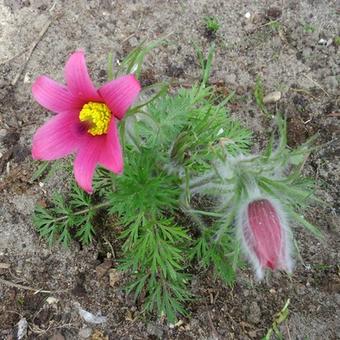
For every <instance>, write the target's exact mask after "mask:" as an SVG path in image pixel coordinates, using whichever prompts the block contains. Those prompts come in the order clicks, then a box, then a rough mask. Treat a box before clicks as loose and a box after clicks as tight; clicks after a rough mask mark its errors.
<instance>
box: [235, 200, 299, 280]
mask: <svg viewBox="0 0 340 340" xmlns="http://www.w3.org/2000/svg"><path fill="white" fill-rule="evenodd" d="M238 228H239V231H240V234H241V235H240V236H241V242H242V245H243V248H244V251H245V253H246V254H247V255H248V258H249V260H250V262H251V263H252V264H253V265H254V267H255V270H256V274H257V277H258V278H259V279H261V278H263V269H265V268H270V269H272V270H275V269H283V270H286V271H288V272H290V271H291V269H292V260H291V257H290V242H289V241H290V240H289V234H288V226H287V222H286V218H285V216H284V213H283V211H282V208H281V206H280V204H279V203H278V202H276V201H274V200H273V199H267V198H257V199H253V200H251V201H250V202H249V203H248V204H246V205H245V206H244V207H243V208H242V209H241V211H240V213H239V216H238Z"/></svg>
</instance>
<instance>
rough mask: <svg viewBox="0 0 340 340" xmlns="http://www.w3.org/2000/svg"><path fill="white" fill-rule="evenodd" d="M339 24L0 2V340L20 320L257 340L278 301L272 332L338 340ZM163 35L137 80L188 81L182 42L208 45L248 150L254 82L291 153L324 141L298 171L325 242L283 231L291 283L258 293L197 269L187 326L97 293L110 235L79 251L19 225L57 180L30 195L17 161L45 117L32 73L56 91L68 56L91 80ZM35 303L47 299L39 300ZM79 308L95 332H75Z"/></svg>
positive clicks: (280, 278)
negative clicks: (279, 117)
mask: <svg viewBox="0 0 340 340" xmlns="http://www.w3.org/2000/svg"><path fill="white" fill-rule="evenodd" d="M246 13H249V16H250V17H249V18H246V16H245V15H246ZM339 15H340V4H339V3H336V1H326V0H302V1H297V0H282V1H246V0H240V1H230V0H224V1H222V0H216V1H205V0H196V1H194V0H190V1H184V0H183V1H175V0H171V1H170V0H169V1H165V0H149V1H147V0H142V1H132V0H128V1H123V0H117V1H109V0H103V1H99V0H89V1H80V0H76V1H65V0H55V1H46V0H1V1H0V101H1V105H0V142H1V144H0V156H1V158H0V176H1V177H0V178H1V181H0V191H1V195H0V279H2V280H6V282H7V284H5V283H4V282H0V339H16V334H17V323H18V321H19V320H20V319H22V318H26V320H27V321H28V338H29V339H54V340H56V339H59V340H60V339H82V338H89V339H156V338H163V339H260V338H261V337H262V336H263V335H264V334H266V332H267V330H268V328H270V327H271V325H272V322H273V319H274V317H275V314H276V313H277V312H278V311H280V310H281V309H282V307H283V306H284V304H285V302H286V301H287V299H288V298H289V299H290V306H289V312H290V314H289V316H288V318H287V319H286V320H285V321H284V322H283V323H282V324H281V325H280V327H279V328H280V331H281V333H282V335H283V338H285V339H321V338H323V339H339V338H340V321H339V315H340V261H339V258H340V256H339V244H340V238H339V230H338V225H339V217H338V216H339V215H338V213H339V194H338V192H339V177H340V169H339V155H340V153H339V148H338V146H337V143H336V139H335V138H336V135H337V134H338V133H339V130H340V129H339V82H340V67H339V60H340V59H339V55H340V52H339V50H340V46H339V40H337V39H336V37H338V39H339V35H340V30H339ZM206 16H214V17H216V18H217V19H218V21H219V23H220V25H221V27H220V29H219V30H218V32H217V34H216V36H212V35H211V34H208V33H207V32H206V30H205V28H204V24H203V22H204V17H206ZM273 20H276V23H274V24H273V23H270V22H271V21H273ZM171 32H172V35H171V36H170V38H169V41H170V43H169V44H168V45H167V46H163V47H160V48H158V49H156V50H155V51H154V52H153V53H152V54H151V55H150V57H149V58H148V60H147V62H146V65H145V69H144V72H145V73H144V81H145V82H156V81H160V80H171V79H176V81H179V82H183V83H190V82H192V81H193V80H196V79H198V77H199V72H200V68H199V65H198V62H197V60H196V58H195V50H194V48H193V43H196V44H197V45H198V46H200V47H201V48H202V49H207V47H208V46H209V45H210V43H211V42H212V41H214V42H215V44H216V47H217V52H216V58H215V62H214V67H213V72H212V77H211V82H212V83H215V84H217V85H216V86H217V89H218V90H219V91H224V92H225V93H230V91H236V94H237V95H236V98H235V100H234V101H233V103H232V105H231V106H230V111H231V114H232V116H234V117H237V118H239V119H241V120H242V121H243V122H244V124H245V125H247V126H248V127H250V128H252V129H253V130H254V131H255V137H256V138H255V140H256V141H257V144H256V145H258V146H261V145H263V142H264V140H265V133H264V131H265V128H266V127H267V126H268V123H267V121H266V119H265V118H264V116H263V114H262V113H261V111H260V110H259V109H258V107H257V106H256V103H255V100H254V97H253V95H252V93H253V90H254V87H255V81H256V77H260V78H261V79H262V80H263V84H264V89H265V92H266V93H269V92H271V91H281V92H282V99H281V100H280V101H279V102H277V103H276V104H274V105H271V106H269V107H268V109H269V110H271V112H273V113H274V112H277V111H279V112H282V113H283V114H285V115H286V117H287V118H288V123H289V136H288V137H289V144H290V145H291V146H294V145H296V144H299V143H301V142H303V141H305V140H306V139H307V138H308V137H309V136H311V135H313V134H314V133H317V132H318V133H319V134H320V137H319V140H318V143H319V144H323V143H324V144H325V145H324V147H323V148H322V150H321V151H319V152H317V153H315V154H314V155H313V157H312V158H311V159H310V160H309V161H308V162H307V164H306V170H305V171H306V174H307V175H310V176H312V177H314V178H316V179H317V182H318V191H317V192H318V195H319V197H320V198H321V199H322V200H324V201H325V202H326V203H327V206H326V207H323V208H317V207H316V208H313V209H310V210H309V211H308V212H307V217H308V218H309V220H310V221H312V222H313V223H315V224H316V225H317V226H318V227H319V228H320V229H321V230H322V232H323V233H324V234H325V239H326V241H325V243H324V244H322V243H320V242H318V241H317V240H315V239H314V238H312V237H311V236H310V235H308V234H307V233H305V232H303V231H301V230H298V229H297V230H296V237H297V240H298V244H299V246H300V251H301V256H302V257H303V261H304V262H303V263H302V262H301V261H297V264H296V271H295V273H294V275H293V276H292V277H291V278H288V277H287V276H286V275H283V274H280V273H278V274H275V275H272V276H270V277H269V278H268V280H266V281H265V282H261V283H258V282H255V281H254V279H253V274H252V273H251V272H250V271H244V272H242V273H239V276H238V279H237V282H236V285H235V286H234V287H233V288H228V287H225V286H224V285H223V284H222V283H221V282H219V281H218V280H216V279H215V278H214V277H213V275H212V273H211V272H210V271H207V272H198V271H197V270H196V271H195V269H193V281H192V291H193V292H194V293H195V294H196V295H197V296H198V298H197V300H195V301H193V302H192V303H190V305H189V310H190V312H191V318H190V319H186V318H183V319H181V321H180V323H179V324H177V325H176V326H174V327H170V326H169V325H166V324H165V323H164V322H163V321H157V320H154V319H151V320H146V319H145V318H143V317H142V316H141V314H140V305H139V304H138V303H137V304H134V303H133V302H132V301H131V299H130V298H129V297H128V296H126V295H125V294H124V292H123V290H122V288H121V286H122V284H123V283H124V277H122V278H121V279H120V281H121V282H119V284H118V285H116V286H114V287H111V286H110V285H109V278H108V275H107V273H106V272H105V271H104V275H103V276H101V275H100V274H98V266H99V265H101V263H102V262H103V261H104V258H105V254H106V251H108V250H109V249H108V245H107V244H105V241H104V238H105V239H108V240H109V241H110V242H111V243H112V244H113V246H114V247H115V246H117V247H118V244H117V242H116V240H115V235H114V233H113V231H112V229H110V225H105V226H102V228H103V230H102V231H98V235H99V236H98V238H97V240H96V242H95V243H94V244H93V246H91V247H87V248H81V247H80V246H79V244H76V243H74V244H73V245H72V247H71V248H70V249H64V248H62V247H59V246H55V247H53V248H49V247H48V246H47V245H46V243H45V241H44V240H40V239H39V237H38V235H37V234H36V232H35V230H34V228H33V226H32V223H31V217H32V212H33V209H34V206H35V204H36V202H37V201H38V200H42V199H44V198H45V197H46V192H47V193H48V194H50V193H51V192H52V191H55V190H60V189H61V188H62V184H61V181H60V178H59V177H57V178H54V179H45V180H43V182H44V183H43V184H44V185H43V186H41V185H39V183H37V182H33V181H32V180H31V175H32V173H33V171H34V170H35V169H36V166H37V165H36V164H34V163H33V162H32V160H31V157H30V142H31V137H32V135H33V133H34V131H35V130H36V128H37V127H38V126H39V125H41V123H42V122H44V121H45V120H46V119H47V117H48V116H50V115H51V114H50V113H48V112H46V111H45V110H44V109H42V108H41V107H40V106H39V105H38V104H37V103H35V102H34V101H33V99H32V96H31V91H30V89H31V85H32V82H33V80H34V79H35V78H36V77H37V76H38V75H40V74H48V75H50V76H51V77H53V78H54V79H56V80H58V81H63V70H62V69H63V65H64V62H65V60H66V59H67V57H68V55H69V54H70V53H71V52H72V51H74V50H76V49H78V48H83V49H84V50H85V51H86V53H87V60H88V65H89V68H90V71H91V74H92V77H93V79H94V80H95V81H96V83H97V84H100V83H103V82H104V81H105V80H106V77H107V75H106V71H105V70H106V60H107V55H108V53H109V52H113V55H114V58H115V59H116V60H119V59H121V58H122V57H123V56H124V55H126V54H127V53H128V52H129V51H130V50H131V49H132V48H133V47H135V46H136V45H137V44H138V43H139V42H140V41H141V40H142V39H148V40H152V39H155V38H158V37H161V36H164V35H166V34H168V33H171ZM42 33H44V34H43V35H42ZM32 46H34V49H31V48H32ZM117 249H118V248H117ZM112 265H113V266H115V265H116V263H115V261H113V264H112ZM8 282H11V283H12V285H8ZM15 284H20V285H24V286H29V287H32V288H34V289H44V290H48V291H50V293H42V292H40V293H37V294H35V292H34V290H33V291H30V290H28V289H23V288H20V287H18V286H16V285H15ZM48 297H50V298H51V297H54V298H55V299H56V300H54V301H52V302H51V299H49V300H48V301H49V302H50V303H48V302H47V301H46V300H47V298H48ZM79 306H81V307H82V308H84V309H86V310H88V311H90V312H92V313H95V314H96V313H101V314H102V315H105V316H107V318H108V319H107V322H106V323H104V324H101V325H93V324H92V325H91V324H89V323H86V322H85V321H84V320H83V319H82V318H81V317H80V316H79V313H78V310H79Z"/></svg>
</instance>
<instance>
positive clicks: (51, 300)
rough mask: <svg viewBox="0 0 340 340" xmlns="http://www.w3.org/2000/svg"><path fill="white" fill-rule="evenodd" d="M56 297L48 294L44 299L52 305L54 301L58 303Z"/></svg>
mask: <svg viewBox="0 0 340 340" xmlns="http://www.w3.org/2000/svg"><path fill="white" fill-rule="evenodd" d="M58 301H59V300H58V299H56V298H55V297H53V296H49V297H48V298H47V299H46V302H47V303H48V304H49V305H54V304H56V303H58Z"/></svg>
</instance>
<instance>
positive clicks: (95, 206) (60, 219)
mask: <svg viewBox="0 0 340 340" xmlns="http://www.w3.org/2000/svg"><path fill="white" fill-rule="evenodd" d="M110 204H111V202H110V201H105V202H102V203H98V204H95V205H93V206H91V207H88V208H85V209H82V210H79V211H77V212H75V213H74V216H77V215H82V214H85V213H87V212H88V211H90V210H97V209H101V208H105V207H108V206H109V205H110ZM67 218H68V216H67V215H66V216H61V217H58V218H56V219H55V220H54V222H60V221H64V220H66V219H67Z"/></svg>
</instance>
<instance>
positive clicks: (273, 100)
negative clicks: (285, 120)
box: [263, 91, 281, 104]
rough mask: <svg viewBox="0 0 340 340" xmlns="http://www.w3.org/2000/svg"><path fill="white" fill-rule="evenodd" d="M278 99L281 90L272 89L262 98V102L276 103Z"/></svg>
mask: <svg viewBox="0 0 340 340" xmlns="http://www.w3.org/2000/svg"><path fill="white" fill-rule="evenodd" d="M280 99H281V92H280V91H274V92H271V93H268V94H267V95H266V96H265V97H264V98H263V103H264V104H271V103H276V102H277V101H279V100H280Z"/></svg>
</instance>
